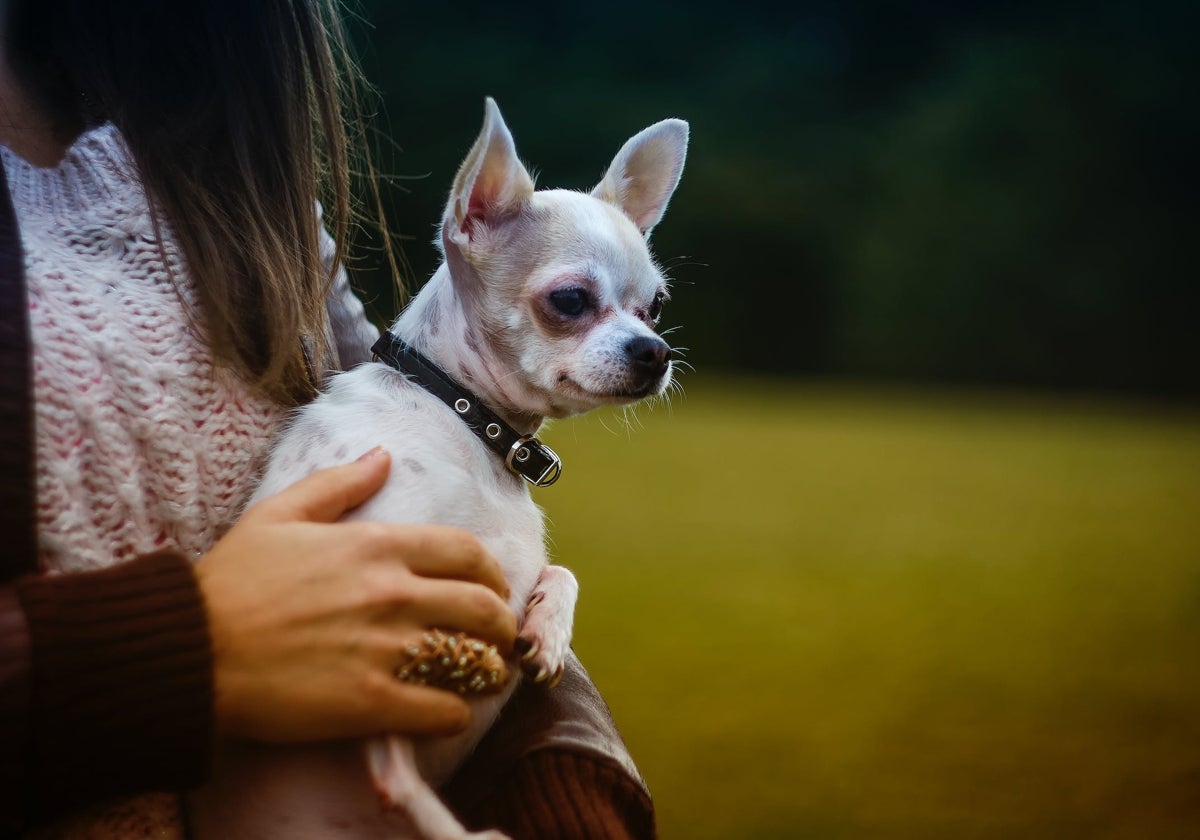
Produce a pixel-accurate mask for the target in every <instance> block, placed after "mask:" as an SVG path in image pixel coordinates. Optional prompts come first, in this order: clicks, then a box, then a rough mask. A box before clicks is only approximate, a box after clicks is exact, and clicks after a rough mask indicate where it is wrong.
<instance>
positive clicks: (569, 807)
mask: <svg viewBox="0 0 1200 840" xmlns="http://www.w3.org/2000/svg"><path fill="white" fill-rule="evenodd" d="M460 816H461V817H462V818H463V820H464V822H465V823H466V825H467V826H468V827H469V828H472V829H484V828H498V829H500V830H501V831H503V832H504V833H506V834H508V835H509V836H510V837H512V838H513V840H652V838H654V837H655V826H654V809H653V807H652V806H651V803H650V797H649V796H647V795H646V792H645V789H644V788H643V787H642V786H641V785H640V784H638V783H637V782H635V781H634V780H633V779H632V778H631V777H630V776H629V774H628V773H627V772H625V770H624V768H622V767H621V766H620V765H619V764H618V763H617V762H614V761H609V760H606V759H605V758H603V757H600V756H597V755H594V754H591V753H581V752H575V751H572V750H566V749H544V750H539V751H537V752H534V753H531V754H529V755H527V756H525V757H524V758H522V759H521V760H520V761H518V762H517V763H516V765H515V766H513V767H510V768H508V771H507V772H506V773H505V774H504V775H503V776H502V777H501V778H500V779H499V780H498V783H497V784H495V785H494V786H493V787H491V788H490V789H489V790H488V792H487V794H486V795H485V796H483V797H482V798H480V799H477V800H476V801H475V802H473V803H472V805H471V807H470V810H469V811H466V812H464V813H461V814H460Z"/></svg>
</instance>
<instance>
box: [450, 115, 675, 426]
mask: <svg viewBox="0 0 1200 840" xmlns="http://www.w3.org/2000/svg"><path fill="white" fill-rule="evenodd" d="M687 141H688V125H687V123H685V122H683V121H682V120H674V119H672V120H663V121H662V122H659V123H656V124H654V125H652V126H650V127H649V128H646V129H644V130H643V131H641V132H639V133H638V134H636V135H634V136H633V137H632V138H630V139H629V140H628V141H626V143H625V145H624V146H622V147H621V150H620V151H619V152H618V153H617V156H616V157H615V158H614V159H613V161H612V163H611V164H610V165H609V168H608V171H607V172H606V173H605V175H604V177H603V178H602V179H601V181H600V183H599V185H597V186H596V188H595V189H593V190H592V191H591V192H590V193H582V192H574V191H570V190H543V191H535V190H534V186H533V179H532V178H531V177H530V175H529V172H528V171H527V170H526V169H525V167H524V166H523V165H522V164H521V161H520V160H519V159H518V158H517V152H516V147H515V146H514V144H513V139H512V134H511V133H510V132H509V130H508V126H506V125H505V123H504V119H503V118H502V117H501V116H500V110H499V109H498V108H497V107H496V103H495V102H493V101H492V100H491V99H488V100H487V106H486V113H485V115H484V121H483V130H482V131H481V132H480V134H479V138H478V139H477V140H476V141H475V145H474V147H473V148H472V149H471V151H470V153H469V154H468V155H467V157H466V159H465V160H464V161H463V164H462V166H461V168H460V169H459V171H458V175H457V176H456V178H455V180H454V187H453V189H452V190H451V193H450V200H449V202H448V203H447V205H446V212H445V215H444V216H443V219H442V231H441V244H442V249H443V252H444V254H445V256H446V261H447V263H448V264H449V267H450V272H451V277H452V281H453V283H454V288H455V292H456V294H457V295H458V297H459V298H460V300H461V301H462V303H463V306H464V309H465V311H466V314H467V317H468V320H469V321H470V322H471V324H472V327H473V329H474V330H475V331H476V332H475V333H474V335H475V339H476V340H478V341H484V342H487V343H488V345H489V349H490V350H491V351H492V353H493V355H494V356H495V358H497V359H499V360H500V362H501V365H502V367H503V368H505V369H504V370H502V371H497V375H498V376H502V377H505V378H506V379H507V381H506V388H505V390H506V391H507V392H509V393H513V392H514V391H516V392H517V393H519V394H520V398H519V399H520V401H522V402H526V403H528V404H526V405H518V406H514V408H518V409H520V410H524V411H529V412H533V413H537V414H540V415H544V416H551V417H562V416H566V415H569V414H576V413H579V412H582V411H587V410H589V409H591V408H594V407H596V406H598V405H602V404H606V403H626V402H632V401H634V400H638V399H641V398H642V397H646V396H650V395H652V394H658V393H661V392H662V391H663V390H664V389H665V388H666V387H667V385H668V384H669V383H670V380H671V366H672V365H671V359H670V348H669V347H668V346H667V343H666V342H665V341H663V340H662V338H660V337H659V336H658V334H657V333H656V332H655V326H656V325H657V323H658V318H659V313H660V311H661V309H662V306H663V303H664V302H665V301H666V299H667V296H668V291H667V284H666V279H665V277H664V276H663V273H662V271H661V270H660V269H659V267H658V266H657V265H656V264H655V262H654V259H653V258H652V257H651V255H650V250H649V247H648V245H647V238H648V237H649V235H650V231H651V229H653V227H654V226H655V225H656V224H657V223H658V221H659V219H661V218H662V215H663V212H664V211H665V210H666V207H667V202H668V201H669V200H670V198H671V195H672V193H674V191H675V187H676V185H677V184H678V183H679V177H680V175H681V173H682V172H683V162H684V157H685V155H686V153H687ZM468 335H470V333H469V334H468ZM513 386H518V387H515V388H514V387H513Z"/></svg>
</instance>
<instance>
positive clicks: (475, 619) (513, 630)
mask: <svg viewBox="0 0 1200 840" xmlns="http://www.w3.org/2000/svg"><path fill="white" fill-rule="evenodd" d="M412 587H413V589H412V598H411V600H410V601H409V603H408V604H407V605H406V610H405V615H404V618H405V621H415V622H417V623H418V624H421V625H423V626H425V627H437V628H440V629H442V630H456V631H459V632H462V633H466V634H467V635H468V636H473V637H474V638H477V639H481V640H483V641H485V642H490V643H491V644H494V645H495V646H496V647H497V648H498V649H499V651H500V653H501V654H503V655H504V656H508V655H509V654H510V653H512V646H513V642H514V641H515V640H516V638H517V617H516V616H515V615H513V611H512V610H510V609H509V608H508V605H507V604H506V603H505V602H504V601H502V600H500V597H499V596H497V595H496V593H495V592H493V591H492V590H490V589H488V588H487V587H485V586H481V585H479V584H473V583H462V582H460V581H448V580H437V579H435V578H415V579H414V580H413V582H412Z"/></svg>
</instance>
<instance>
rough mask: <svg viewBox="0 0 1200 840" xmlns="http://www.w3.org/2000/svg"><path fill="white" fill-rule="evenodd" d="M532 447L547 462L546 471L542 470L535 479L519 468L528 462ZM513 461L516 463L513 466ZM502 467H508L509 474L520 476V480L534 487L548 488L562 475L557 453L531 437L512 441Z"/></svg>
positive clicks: (526, 436)
mask: <svg viewBox="0 0 1200 840" xmlns="http://www.w3.org/2000/svg"><path fill="white" fill-rule="evenodd" d="M533 447H537V449H539V450H540V452H541V454H542V455H543V456H544V458H545V460H546V461H548V462H549V463H548V464H546V469H544V470H542V473H541V475H539V476H538V477H537V478H534V477H533V476H531V475H530V474H529V473H527V472H526V471H525V470H524V469H523V468H522V466H521V465H522V464H524V463H525V462H527V461H528V460H529V458H530V456H531V455H532V450H533ZM514 461H515V462H516V463H515V464H514ZM504 466H506V467H508V469H509V471H510V472H514V473H516V474H517V475H519V476H521V478H523V479H525V480H526V481H528V482H529V483H530V484H532V485H533V486H534V487H549V486H550V485H551V484H553V483H554V482H556V481H558V477H559V476H560V475H562V459H561V458H559V457H558V453H557V452H555V451H554V450H553V449H551V448H550V447H549V446H547V445H546V444H544V443H542V442H541V441H540V440H538V439H537V438H535V437H534V436H533V435H521V436H520V437H519V438H517V439H516V440H515V441H513V445H512V446H510V447H509V449H508V454H507V455H505V456H504Z"/></svg>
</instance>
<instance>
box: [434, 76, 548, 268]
mask: <svg viewBox="0 0 1200 840" xmlns="http://www.w3.org/2000/svg"><path fill="white" fill-rule="evenodd" d="M532 194H533V179H532V178H530V177H529V172H528V171H527V170H526V169H525V167H524V165H522V163H521V161H520V160H519V159H518V158H517V147H516V145H514V143H513V138H512V134H511V132H509V130H508V126H507V125H505V124H504V117H502V116H500V109H499V108H498V107H496V102H495V100H494V99H492V98H491V97H490V96H489V97H488V98H487V102H486V104H485V106H484V114H483V129H482V130H481V131H480V132H479V137H478V139H476V140H475V145H474V146H472V147H471V151H470V152H468V153H467V157H466V159H465V160H463V162H462V166H460V167H459V169H458V175H456V176H455V178H454V187H453V189H451V191H450V201H449V202H448V203H447V204H446V213H445V215H444V217H443V218H442V239H443V242H444V243H445V245H446V246H447V247H449V246H450V245H459V246H466V245H467V244H468V243H469V242H470V240H471V238H472V234H473V233H474V232H475V231H476V230H477V228H478V226H479V225H484V226H486V225H487V223H488V221H489V220H490V219H493V218H496V217H498V216H500V215H503V214H507V213H511V212H513V211H514V210H516V209H517V208H518V207H520V205H521V204H522V203H523V202H525V201H527V200H528V199H529V197H530V196H531V195H532Z"/></svg>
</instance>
